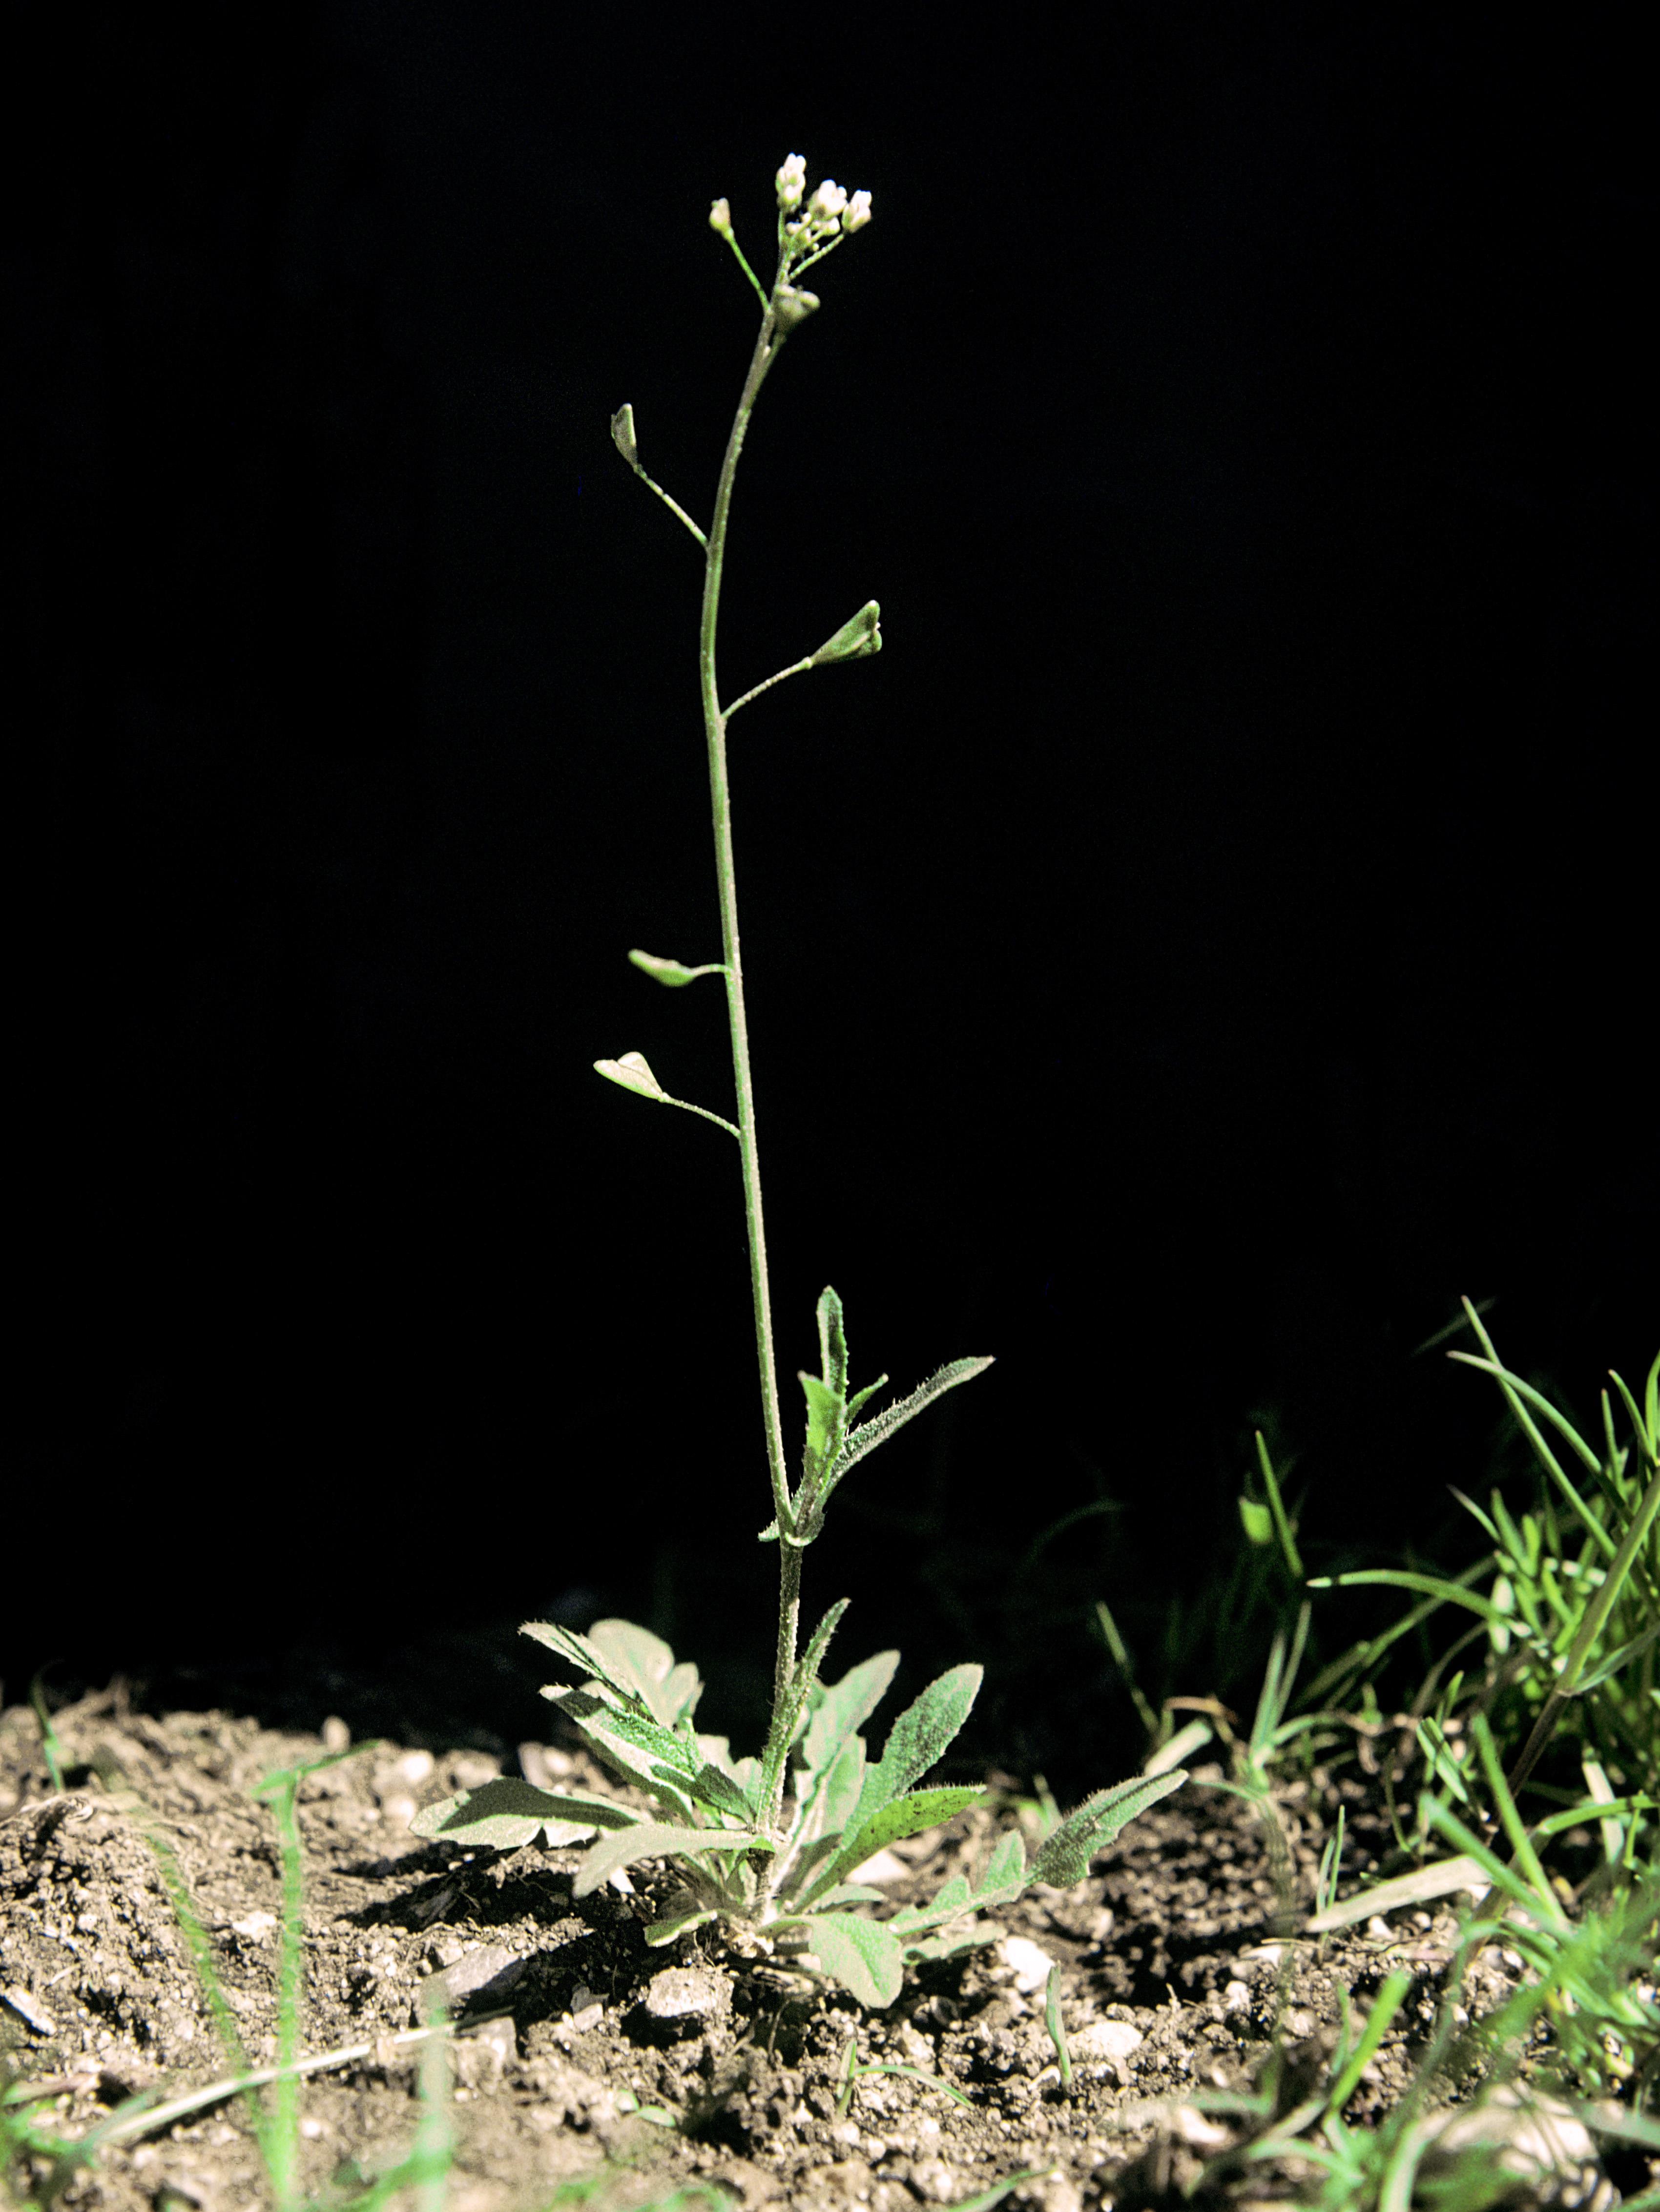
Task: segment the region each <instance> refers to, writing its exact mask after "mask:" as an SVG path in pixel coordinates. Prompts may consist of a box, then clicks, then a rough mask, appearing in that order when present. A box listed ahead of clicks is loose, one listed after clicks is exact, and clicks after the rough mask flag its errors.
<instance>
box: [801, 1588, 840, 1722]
mask: <svg viewBox="0 0 1660 2212" xmlns="http://www.w3.org/2000/svg"><path fill="white" fill-rule="evenodd" d="M851 1603H852V1600H851V1599H850V1598H845V1597H838V1598H837V1599H836V1602H835V1604H834V1605H833V1606H831V1607H830V1611H829V1612H828V1613H826V1614H825V1615H824V1619H823V1620H821V1621H820V1622H819V1624H818V1627H817V1628H815V1629H814V1630H813V1632H812V1638H811V1640H810V1641H809V1643H808V1644H807V1648H806V1650H805V1651H804V1652H803V1653H802V1655H801V1658H800V1663H799V1664H798V1665H797V1667H796V1669H795V1694H796V1695H797V1697H799V1698H800V1699H801V1701H802V1704H803V1705H805V1704H806V1700H807V1699H808V1698H809V1697H810V1696H811V1695H812V1689H813V1686H814V1685H815V1683H816V1682H817V1681H818V1669H819V1668H820V1667H821V1666H822V1665H823V1664H824V1654H825V1652H826V1651H827V1650H829V1648H830V1638H831V1637H832V1636H834V1635H835V1633H836V1630H837V1628H838V1627H840V1626H841V1622H842V1614H843V1613H845V1612H846V1611H847V1609H848V1606H849V1605H850V1604H851Z"/></svg>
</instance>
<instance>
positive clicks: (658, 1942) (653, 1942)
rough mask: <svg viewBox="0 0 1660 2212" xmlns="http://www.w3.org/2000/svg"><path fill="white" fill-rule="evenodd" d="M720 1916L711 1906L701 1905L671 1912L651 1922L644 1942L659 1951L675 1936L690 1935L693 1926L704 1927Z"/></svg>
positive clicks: (673, 1939) (672, 1940)
mask: <svg viewBox="0 0 1660 2212" xmlns="http://www.w3.org/2000/svg"><path fill="white" fill-rule="evenodd" d="M720 1917H721V1916H720V1914H719V1913H718V1912H716V1911H714V1909H713V1908H712V1907H711V1906H708V1905H693V1906H691V1907H690V1910H689V1911H684V1912H672V1913H671V1914H670V1915H669V1917H668V1918H667V1919H666V1920H654V1921H653V1922H652V1923H651V1925H650V1927H649V1928H648V1929H647V1930H646V1942H647V1943H648V1945H649V1946H650V1948H652V1949H653V1950H654V1951H660V1950H661V1949H662V1948H663V1946H664V1945H665V1944H666V1943H672V1942H674V1941H675V1939H676V1937H677V1936H690V1933H691V1931H692V1929H694V1928H705V1927H707V1926H708V1923H709V1922H710V1921H711V1920H718V1919H719V1918H720Z"/></svg>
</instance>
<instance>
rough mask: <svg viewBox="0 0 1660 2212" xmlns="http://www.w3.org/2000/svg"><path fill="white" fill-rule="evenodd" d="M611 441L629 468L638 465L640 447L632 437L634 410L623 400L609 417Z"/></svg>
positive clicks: (634, 467)
mask: <svg viewBox="0 0 1660 2212" xmlns="http://www.w3.org/2000/svg"><path fill="white" fill-rule="evenodd" d="M611 441H612V443H613V444H614V445H615V446H616V447H617V452H618V453H621V455H622V456H623V459H624V460H625V461H626V462H627V463H628V465H629V467H630V468H631V469H637V468H638V467H639V465H640V448H639V447H638V446H637V445H636V444H635V439H634V410H633V408H632V407H630V406H629V404H628V402H627V401H626V400H625V401H624V402H623V404H622V406H620V407H619V408H618V409H617V412H616V413H615V414H614V415H613V416H611Z"/></svg>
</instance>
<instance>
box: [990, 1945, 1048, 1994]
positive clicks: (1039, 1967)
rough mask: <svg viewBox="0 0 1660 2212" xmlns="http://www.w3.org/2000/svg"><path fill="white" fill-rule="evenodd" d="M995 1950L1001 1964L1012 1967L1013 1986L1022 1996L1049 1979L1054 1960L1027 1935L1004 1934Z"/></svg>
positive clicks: (1031, 1992) (1036, 1988)
mask: <svg viewBox="0 0 1660 2212" xmlns="http://www.w3.org/2000/svg"><path fill="white" fill-rule="evenodd" d="M997 1950H998V1955H999V1957H1000V1959H1001V1960H1002V1961H1003V1964H1004V1965H1005V1966H1009V1967H1012V1969H1013V1972H1014V1986H1015V1988H1016V1989H1017V1990H1019V1992H1020V1994H1021V1995H1022V1996H1032V1995H1033V1994H1034V1992H1035V1991H1037V1990H1041V1989H1042V1988H1043V1985H1044V1984H1045V1983H1046V1982H1047V1981H1048V1980H1049V1969H1050V1968H1051V1967H1052V1966H1054V1964H1055V1961H1054V1960H1053V1959H1051V1958H1050V1956H1049V1953H1048V1952H1047V1951H1045V1950H1043V1948H1041V1947H1040V1946H1039V1945H1037V1944H1036V1943H1034V1942H1032V1941H1031V1938H1030V1937H1029V1936H1004V1938H1003V1939H1002V1941H1001V1942H1000V1943H999V1945H998V1946H997Z"/></svg>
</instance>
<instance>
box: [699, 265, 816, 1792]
mask: <svg viewBox="0 0 1660 2212" xmlns="http://www.w3.org/2000/svg"><path fill="white" fill-rule="evenodd" d="M781 343H783V334H782V332H781V331H780V330H779V329H778V327H777V324H776V321H775V317H774V313H773V310H772V307H771V305H770V303H769V306H768V308H767V312H766V313H765V315H764V316H763V318H762V322H761V331H760V335H759V337H757V339H756V342H755V352H754V354H753V356H751V361H750V367H749V374H748V375H747V376H746V377H745V380H744V392H743V397H742V398H741V399H739V403H738V412H737V415H736V416H734V418H733V426H732V435H731V436H730V437H729V438H728V439H727V451H726V457H725V459H723V460H722V462H721V480H720V483H719V484H718V485H717V486H716V489H715V495H714V519H713V520H712V521H711V523H710V526H709V535H708V549H707V550H706V553H705V556H704V566H703V613H702V626H701V629H700V631H699V635H698V648H697V665H698V677H699V681H700V684H701V687H702V698H703V732H704V736H705V738H706V739H707V741H708V763H709V808H710V812H711V814H712V816H713V817H714V872H715V879H716V882H717V884H718V886H719V890H720V897H721V944H722V947H723V956H722V957H723V958H724V960H725V963H726V969H727V1020H728V1023H729V1025H730V1027H731V1030H732V1067H733V1081H734V1085H735V1087H736V1090H737V1094H738V1145H739V1156H740V1158H741V1161H742V1167H743V1177H744V1214H745V1222H746V1224H747V1225H748V1230H749V1248H750V1286H751V1294H752V1297H753V1302H754V1307H755V1351H756V1358H757V1362H758V1364H759V1366H760V1370H761V1414H762V1420H763V1425H764V1426H765V1430H766V1441H767V1471H768V1474H769V1477H770V1479H771V1482H772V1504H773V1511H774V1513H775V1516H776V1518H777V1522H778V1530H779V1544H778V1553H779V1558H778V1571H779V1593H778V1651H777V1660H776V1664H775V1671H774V1675H773V1691H772V1719H771V1725H770V1727H769V1729H768V1733H767V1746H766V1753H765V1758H764V1768H763V1771H764V1773H765V1775H766V1778H767V1782H768V1785H769V1786H768V1788H767V1790H766V1802H764V1803H763V1806H762V1807H761V1808H760V1821H761V1825H762V1826H763V1827H770V1826H773V1825H774V1824H775V1820H776V1818H777V1811H778V1802H779V1798H780V1795H781V1785H782V1778H783V1761H784V1753H786V1752H787V1748H788V1747H787V1745H783V1744H781V1743H779V1742H778V1741H776V1739H777V1738H778V1737H779V1736H780V1735H781V1733H782V1731H783V1729H784V1727H785V1724H786V1721H787V1713H788V1707H789V1692H790V1683H791V1678H792V1676H793V1674H794V1668H795V1638H796V1623H797V1616H798V1613H799V1612H800V1589H801V1555H800V1552H799V1551H798V1550H796V1548H795V1547H794V1546H793V1545H791V1544H789V1543H787V1542H786V1541H784V1540H785V1538H786V1536H787V1534H788V1533H789V1531H790V1528H791V1516H790V1492H789V1475H788V1472H787V1468H786V1464H785V1460H784V1433H783V1420H782V1415H781V1410H780V1407H779V1402H778V1367H777V1360H776V1358H775V1352H774V1349H773V1334H772V1297H771V1292H770V1291H769V1286H768V1280H767V1239H766V1228H765V1223H764V1220H763V1214H762V1207H761V1162H760V1155H759V1152H758V1151H757V1145H756V1133H755V1087H754V1082H753V1079H752V1077H751V1072H750V1046H749V1021H748V1017H747V1015H746V1012H745V1004H744V963H743V955H742V952H741V951H740V950H739V937H738V875H737V866H736V863H735V861H734V859H733V835H732V787H731V783H730V780H729V778H728V775H727V718H726V716H725V715H724V714H722V713H721V694H720V690H719V688H718V685H717V683H716V679H715V666H714V642H715V633H716V630H717V629H718V628H719V624H720V619H721V573H722V570H723V568H724V567H725V562H726V552H727V520H728V518H729V516H730V513H731V511H732V491H733V481H734V479H735V477H737V474H738V461H739V455H740V454H741V453H742V452H743V450H744V440H745V436H746V435H747V434H748V430H749V425H750V416H751V412H752V410H753V409H754V406H755V402H756V398H757V394H758V393H759V392H760V389H761V386H762V385H763V382H764V381H765V379H766V374H767V371H768V370H769V368H771V367H772V364H773V362H775V360H776V359H777V357H778V349H779V347H780V346H781Z"/></svg>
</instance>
